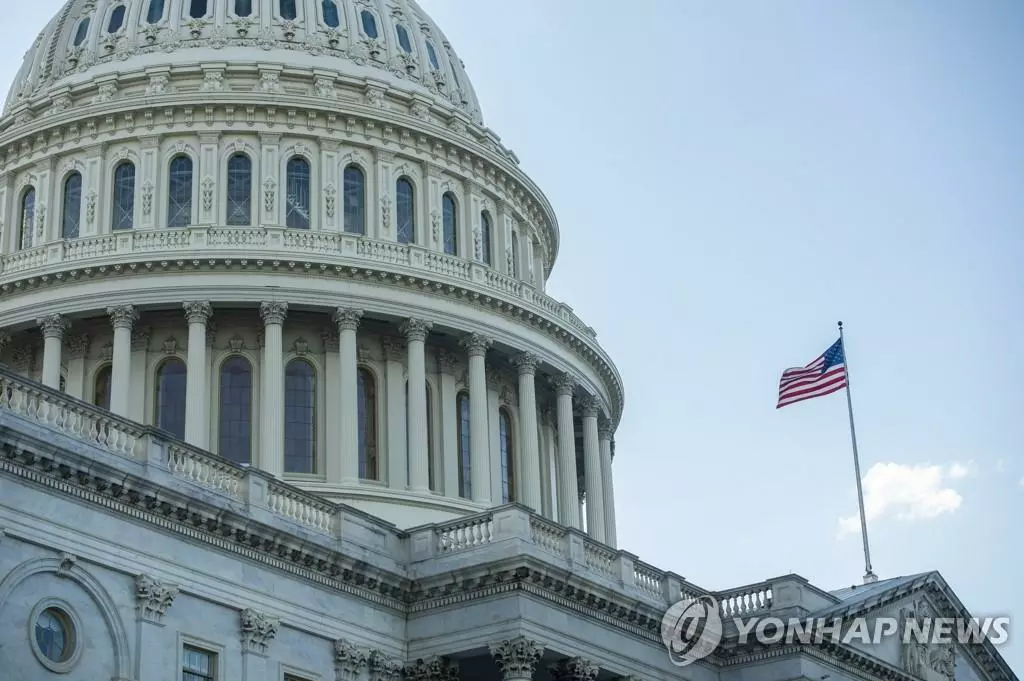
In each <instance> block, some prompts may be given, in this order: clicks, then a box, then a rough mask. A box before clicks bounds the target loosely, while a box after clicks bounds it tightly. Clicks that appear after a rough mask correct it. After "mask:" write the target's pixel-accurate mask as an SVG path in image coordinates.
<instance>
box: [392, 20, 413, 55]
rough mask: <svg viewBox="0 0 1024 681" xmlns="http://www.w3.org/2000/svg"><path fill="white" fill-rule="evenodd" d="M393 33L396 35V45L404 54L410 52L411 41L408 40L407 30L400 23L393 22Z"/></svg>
mask: <svg viewBox="0 0 1024 681" xmlns="http://www.w3.org/2000/svg"><path fill="white" fill-rule="evenodd" d="M395 33H396V34H397V35H398V46H399V47H401V48H402V51H403V52H405V53H406V54H410V53H412V42H411V41H410V40H409V32H408V31H407V30H405V26H403V25H402V24H395Z"/></svg>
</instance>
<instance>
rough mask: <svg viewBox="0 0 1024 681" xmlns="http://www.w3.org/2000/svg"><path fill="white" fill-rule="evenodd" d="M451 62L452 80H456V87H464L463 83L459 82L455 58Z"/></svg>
mask: <svg viewBox="0 0 1024 681" xmlns="http://www.w3.org/2000/svg"><path fill="white" fill-rule="evenodd" d="M450 64H451V67H452V81H454V83H455V87H457V88H459V89H462V83H461V82H459V72H458V71H457V70H456V68H455V60H454V59H453V60H451V62H450Z"/></svg>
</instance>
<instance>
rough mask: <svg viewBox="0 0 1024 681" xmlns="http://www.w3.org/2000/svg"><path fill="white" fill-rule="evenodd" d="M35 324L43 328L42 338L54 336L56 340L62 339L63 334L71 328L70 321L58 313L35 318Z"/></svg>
mask: <svg viewBox="0 0 1024 681" xmlns="http://www.w3.org/2000/svg"><path fill="white" fill-rule="evenodd" d="M36 325H37V326H39V328H41V329H42V330H43V338H56V339H57V340H62V339H63V338H64V334H65V333H66V332H67V330H68V329H70V328H71V322H69V321H68V320H67V319H66V318H65V317H64V316H63V315H59V314H51V315H47V316H45V317H43V318H41V319H37V320H36Z"/></svg>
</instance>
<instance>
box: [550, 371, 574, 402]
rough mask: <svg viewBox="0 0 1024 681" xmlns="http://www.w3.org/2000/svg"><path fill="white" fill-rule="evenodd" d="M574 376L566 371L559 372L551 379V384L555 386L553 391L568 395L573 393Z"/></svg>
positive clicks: (570, 395)
mask: <svg viewBox="0 0 1024 681" xmlns="http://www.w3.org/2000/svg"><path fill="white" fill-rule="evenodd" d="M577 382H578V381H577V380H576V377H575V376H573V375H572V374H570V373H568V372H566V373H564V374H559V375H557V376H555V377H554V378H553V379H551V384H552V385H554V386H555V392H556V393H558V395H559V396H561V395H568V396H569V397H572V395H573V393H574V392H576V384H577Z"/></svg>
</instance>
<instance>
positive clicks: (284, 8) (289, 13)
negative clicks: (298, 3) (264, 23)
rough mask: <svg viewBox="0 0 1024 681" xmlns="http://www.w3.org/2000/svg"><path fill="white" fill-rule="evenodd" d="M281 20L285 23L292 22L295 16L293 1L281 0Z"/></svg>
mask: <svg viewBox="0 0 1024 681" xmlns="http://www.w3.org/2000/svg"><path fill="white" fill-rule="evenodd" d="M280 7H281V18H282V19H284V20H285V21H291V20H293V19H294V18H295V17H296V16H297V14H296V11H295V0H281V5H280Z"/></svg>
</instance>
